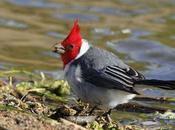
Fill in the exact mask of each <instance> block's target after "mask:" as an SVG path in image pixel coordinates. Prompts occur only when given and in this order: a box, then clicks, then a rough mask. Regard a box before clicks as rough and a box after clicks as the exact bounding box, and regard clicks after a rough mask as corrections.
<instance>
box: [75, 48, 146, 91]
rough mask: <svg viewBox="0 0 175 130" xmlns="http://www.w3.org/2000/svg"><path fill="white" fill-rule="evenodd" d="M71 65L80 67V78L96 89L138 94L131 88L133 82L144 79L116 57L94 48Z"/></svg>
mask: <svg viewBox="0 0 175 130" xmlns="http://www.w3.org/2000/svg"><path fill="white" fill-rule="evenodd" d="M72 65H75V66H77V65H80V66H81V70H82V71H81V76H82V78H83V79H84V80H85V81H86V82H89V83H91V84H94V85H95V86H97V87H103V88H109V89H120V90H123V91H127V92H130V93H135V94H138V93H137V92H136V91H135V90H134V88H133V86H134V81H138V80H140V79H144V77H143V76H142V75H141V74H140V73H138V72H137V71H135V70H134V69H132V68H131V67H129V66H128V65H126V64H125V63H123V62H122V61H121V60H120V59H119V58H118V57H117V56H116V55H114V54H112V53H110V52H108V51H105V50H102V49H98V48H94V47H91V48H90V49H89V50H88V52H86V54H84V55H83V56H82V57H80V58H79V59H77V60H75V61H74V62H72Z"/></svg>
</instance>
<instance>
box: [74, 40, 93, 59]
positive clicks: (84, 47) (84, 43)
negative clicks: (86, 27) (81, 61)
mask: <svg viewBox="0 0 175 130" xmlns="http://www.w3.org/2000/svg"><path fill="white" fill-rule="evenodd" d="M89 48H90V46H89V43H88V42H87V41H86V40H85V39H82V45H81V48H80V52H79V54H78V55H77V56H76V57H75V59H78V58H80V57H81V56H82V55H84V54H85V53H86V52H87V51H88V49H89Z"/></svg>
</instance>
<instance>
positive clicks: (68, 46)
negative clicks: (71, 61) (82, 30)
mask: <svg viewBox="0 0 175 130" xmlns="http://www.w3.org/2000/svg"><path fill="white" fill-rule="evenodd" d="M73 47H74V46H73V45H72V44H70V45H67V46H66V51H69V50H71V49H72V48H73Z"/></svg>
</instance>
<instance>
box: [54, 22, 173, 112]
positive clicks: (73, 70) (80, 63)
mask: <svg viewBox="0 0 175 130" xmlns="http://www.w3.org/2000/svg"><path fill="white" fill-rule="evenodd" d="M52 51H53V52H55V53H58V54H59V55H60V56H61V60H62V62H63V69H64V73H65V79H66V80H67V82H68V84H69V85H70V87H71V90H72V91H73V93H74V94H75V95H76V96H77V97H78V98H79V99H81V100H82V101H84V102H88V103H89V104H92V105H94V106H101V107H103V108H106V109H109V110H111V109H113V108H115V107H116V106H117V105H119V104H124V103H128V102H129V101H130V100H131V99H133V98H134V97H135V96H137V95H140V93H139V92H138V90H137V87H136V86H140V87H143V88H144V86H153V87H158V88H161V89H165V90H174V89H175V80H158V79H147V78H145V76H144V75H143V74H141V73H140V72H138V71H137V70H135V69H133V68H132V67H130V66H129V65H127V64H125V63H124V62H123V61H122V60H121V59H120V58H119V57H118V56H116V55H115V54H113V53H112V52H109V51H107V50H104V49H100V48H97V47H94V46H92V45H90V44H89V43H88V41H87V40H85V39H83V38H82V35H81V33H80V26H79V23H78V20H74V24H73V27H72V29H71V31H70V33H69V34H68V36H67V37H66V38H65V39H64V40H63V41H61V42H57V43H56V44H54V46H53V50H52Z"/></svg>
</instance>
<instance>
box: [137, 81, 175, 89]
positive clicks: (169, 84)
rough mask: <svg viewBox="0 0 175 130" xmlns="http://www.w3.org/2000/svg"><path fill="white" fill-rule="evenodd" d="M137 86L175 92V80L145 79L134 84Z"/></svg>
mask: <svg viewBox="0 0 175 130" xmlns="http://www.w3.org/2000/svg"><path fill="white" fill-rule="evenodd" d="M134 84H135V85H148V86H154V87H158V88H161V89H166V90H175V80H157V79H144V80H138V81H135V82H134Z"/></svg>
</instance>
